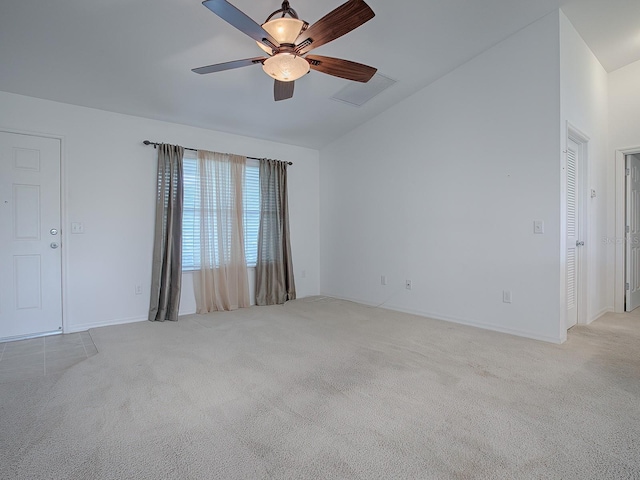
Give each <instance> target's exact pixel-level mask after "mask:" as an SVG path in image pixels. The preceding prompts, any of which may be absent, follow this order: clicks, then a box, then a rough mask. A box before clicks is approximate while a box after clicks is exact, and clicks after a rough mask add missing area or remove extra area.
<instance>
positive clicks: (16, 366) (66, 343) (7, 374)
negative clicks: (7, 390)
mask: <svg viewBox="0 0 640 480" xmlns="http://www.w3.org/2000/svg"><path fill="white" fill-rule="evenodd" d="M96 353H98V349H97V348H96V346H95V345H94V344H93V340H92V339H91V335H89V332H80V333H70V334H67V335H52V336H49V337H40V338H30V339H28V340H18V341H15V342H4V343H0V382H10V381H15V380H21V379H24V378H33V377H43V376H45V375H51V374H55V373H60V372H62V371H64V370H66V369H67V368H69V367H71V366H72V365H75V364H76V363H79V362H81V361H83V360H85V359H87V358H89V357H91V356H93V355H95V354H96Z"/></svg>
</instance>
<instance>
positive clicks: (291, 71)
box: [262, 53, 311, 82]
mask: <svg viewBox="0 0 640 480" xmlns="http://www.w3.org/2000/svg"><path fill="white" fill-rule="evenodd" d="M310 68H311V67H310V66H309V62H307V61H306V60H305V59H304V58H302V57H300V56H298V55H295V54H293V53H278V54H276V55H274V56H273V57H269V58H267V59H266V60H265V61H264V63H263V64H262V69H263V70H264V71H265V73H266V74H267V75H269V76H270V77H273V78H275V79H276V80H279V81H281V82H293V81H294V80H297V79H299V78H300V77H302V76H304V75H306V74H307V73H309V69H310Z"/></svg>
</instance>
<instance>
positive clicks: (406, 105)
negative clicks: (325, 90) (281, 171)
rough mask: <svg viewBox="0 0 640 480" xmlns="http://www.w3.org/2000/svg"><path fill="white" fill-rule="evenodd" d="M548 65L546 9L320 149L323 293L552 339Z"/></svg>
mask: <svg viewBox="0 0 640 480" xmlns="http://www.w3.org/2000/svg"><path fill="white" fill-rule="evenodd" d="M424 60H425V61H428V59H424ZM559 65H560V52H559V16H558V14H557V12H555V13H553V14H550V15H548V16H546V17H544V18H542V19H540V20H539V21H537V22H535V23H534V24H531V25H530V26H528V27H526V28H525V29H523V30H521V31H520V32H518V33H516V34H515V35H513V36H512V37H510V38H508V39H506V40H505V41H503V42H501V43H500V44H498V45H496V46H495V47H493V48H491V49H490V50H488V51H487V52H485V53H483V54H481V55H480V56H478V57H476V58H474V59H473V60H471V61H470V62H468V63H466V64H465V65H463V66H461V67H460V68H458V69H456V70H455V71H453V72H451V73H450V74H448V75H447V76H445V77H443V78H441V79H439V80H438V81H436V82H434V83H433V84H431V85H430V86H428V87H427V88H425V89H423V90H422V91H420V92H418V93H417V94H415V95H413V96H412V97H410V98H408V99H406V100H405V101H403V102H401V103H400V104H398V105H397V106H395V107H393V108H392V109H390V110H388V111H386V112H384V113H383V114H381V115H379V116H378V117H376V118H374V119H372V120H371V121H369V122H368V123H367V124H364V125H362V126H361V127H359V128H358V129H356V130H354V131H353V132H351V133H349V134H347V135H346V136H344V137H343V138H341V139H339V140H338V141H336V142H334V143H333V144H331V145H329V146H327V147H326V148H323V149H322V150H321V151H320V158H321V163H320V172H321V183H320V185H321V202H320V210H321V216H320V218H321V228H320V231H321V275H320V277H321V291H322V293H323V294H327V295H335V296H338V297H343V298H348V299H353V300H356V301H360V302H364V303H368V304H374V305H378V304H382V303H383V302H384V306H385V307H387V308H392V309H397V310H404V311H409V312H415V313H418V314H421V315H425V316H430V317H434V318H441V319H445V320H453V321H456V322H461V323H468V324H473V325H479V326H482V327H485V328H490V329H495V330H499V331H506V332H512V333H516V334H519V335H525V336H529V337H534V338H540V339H544V340H549V341H556V342H558V341H562V339H563V338H562V335H561V333H560V329H559V325H560V315H559V311H560V295H559V291H560V278H559V271H560V263H559V262H560V252H559V248H560V244H559V241H558V239H559V223H560V214H559V204H560V174H559V152H560V135H559V133H558V132H559V125H560V84H559V83H560V82H559V78H560V66H559ZM534 220H543V221H544V222H545V234H544V235H534V234H533V221H534ZM381 275H387V277H388V285H386V286H382V285H381V284H380V283H381V282H380V276H381ZM405 279H411V280H412V281H413V290H412V291H408V290H406V289H405V288H404V281H405ZM503 290H510V291H511V292H512V296H513V303H511V304H506V303H503V301H502V300H503Z"/></svg>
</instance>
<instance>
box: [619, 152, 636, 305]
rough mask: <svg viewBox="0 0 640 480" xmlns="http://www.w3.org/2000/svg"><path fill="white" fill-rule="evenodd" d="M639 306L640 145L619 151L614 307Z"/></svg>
mask: <svg viewBox="0 0 640 480" xmlns="http://www.w3.org/2000/svg"><path fill="white" fill-rule="evenodd" d="M639 306H640V146H639V147H634V148H627V149H621V150H616V237H615V285H614V310H615V311H616V312H617V313H622V312H631V311H633V310H635V309H636V308H638V307H639Z"/></svg>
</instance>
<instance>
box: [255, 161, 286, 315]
mask: <svg viewBox="0 0 640 480" xmlns="http://www.w3.org/2000/svg"><path fill="white" fill-rule="evenodd" d="M295 298H296V287H295V283H294V280H293V263H292V261H291V240H290V238H289V206H288V200H287V163H286V162H281V161H278V160H262V161H261V162H260V230H259V233H258V261H257V264H256V304H257V305H277V304H282V303H285V302H286V301H288V300H294V299H295Z"/></svg>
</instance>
